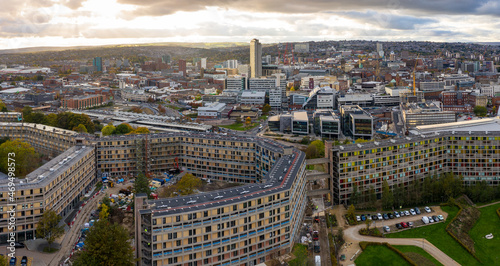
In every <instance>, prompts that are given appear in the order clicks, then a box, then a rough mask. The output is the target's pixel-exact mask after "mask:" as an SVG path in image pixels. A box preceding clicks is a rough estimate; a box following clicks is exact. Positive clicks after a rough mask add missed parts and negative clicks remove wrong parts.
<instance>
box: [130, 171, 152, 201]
mask: <svg viewBox="0 0 500 266" xmlns="http://www.w3.org/2000/svg"><path fill="white" fill-rule="evenodd" d="M134 190H135V194H137V193H146V195H148V196H149V195H150V194H151V188H149V180H148V178H147V177H146V176H145V175H144V173H142V172H140V173H139V174H138V175H137V177H136V178H135V182H134Z"/></svg>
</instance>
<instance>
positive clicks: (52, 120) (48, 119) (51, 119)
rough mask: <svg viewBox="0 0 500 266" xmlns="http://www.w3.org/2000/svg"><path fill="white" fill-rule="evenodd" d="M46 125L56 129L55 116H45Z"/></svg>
mask: <svg viewBox="0 0 500 266" xmlns="http://www.w3.org/2000/svg"><path fill="white" fill-rule="evenodd" d="M45 121H46V122H47V124H46V125H49V126H51V127H57V114H48V115H46V116H45Z"/></svg>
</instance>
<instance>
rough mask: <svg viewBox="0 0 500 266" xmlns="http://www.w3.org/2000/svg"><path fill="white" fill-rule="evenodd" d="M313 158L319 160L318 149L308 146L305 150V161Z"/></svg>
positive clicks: (311, 145)
mask: <svg viewBox="0 0 500 266" xmlns="http://www.w3.org/2000/svg"><path fill="white" fill-rule="evenodd" d="M315 158H319V152H318V148H317V147H316V145H313V144H309V146H307V149H306V159H315Z"/></svg>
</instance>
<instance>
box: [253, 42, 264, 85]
mask: <svg viewBox="0 0 500 266" xmlns="http://www.w3.org/2000/svg"><path fill="white" fill-rule="evenodd" d="M260 76H262V44H261V43H260V42H259V40H257V39H253V40H252V41H250V77H251V78H258V77H260Z"/></svg>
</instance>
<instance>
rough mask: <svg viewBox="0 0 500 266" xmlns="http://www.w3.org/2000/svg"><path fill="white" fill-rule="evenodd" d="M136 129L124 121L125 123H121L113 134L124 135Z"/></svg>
mask: <svg viewBox="0 0 500 266" xmlns="http://www.w3.org/2000/svg"><path fill="white" fill-rule="evenodd" d="M132 131H134V128H132V127H131V126H130V125H129V124H127V123H123V124H119V125H118V126H117V127H116V129H115V131H114V133H113V134H117V135H124V134H128V133H130V132H132Z"/></svg>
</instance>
